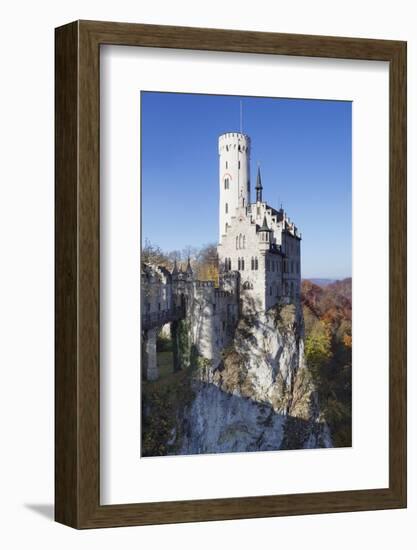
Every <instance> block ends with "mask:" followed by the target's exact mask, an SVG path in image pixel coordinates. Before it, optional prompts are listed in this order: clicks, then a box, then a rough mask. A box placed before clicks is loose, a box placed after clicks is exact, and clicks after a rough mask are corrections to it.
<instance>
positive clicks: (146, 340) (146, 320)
mask: <svg viewBox="0 0 417 550" xmlns="http://www.w3.org/2000/svg"><path fill="white" fill-rule="evenodd" d="M185 316H186V308H185V304H182V305H180V306H172V307H170V308H169V309H164V310H161V311H154V312H152V313H143V314H142V349H143V354H142V361H143V374H144V376H145V378H146V379H147V380H157V379H158V378H159V368H158V363H157V353H156V340H157V337H158V332H159V329H160V328H161V327H163V326H164V325H166V324H170V326H171V336H172V344H173V353H174V370H179V367H180V366H179V362H178V349H177V347H178V338H177V332H178V322H179V321H181V320H182V319H185Z"/></svg>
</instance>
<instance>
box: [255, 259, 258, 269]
mask: <svg viewBox="0 0 417 550" xmlns="http://www.w3.org/2000/svg"><path fill="white" fill-rule="evenodd" d="M255 269H258V258H255Z"/></svg>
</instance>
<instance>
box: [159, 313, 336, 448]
mask: <svg viewBox="0 0 417 550" xmlns="http://www.w3.org/2000/svg"><path fill="white" fill-rule="evenodd" d="M303 338H304V323H303V317H302V312H301V309H299V308H296V306H294V305H286V306H275V307H273V308H271V309H270V310H268V311H267V312H265V313H258V314H254V315H251V316H247V317H245V318H241V319H240V321H239V324H238V326H237V328H236V332H235V335H234V339H233V341H232V344H231V345H230V346H229V347H228V348H227V349H225V350H224V352H223V354H222V358H221V360H220V361H219V362H218V363H217V364H213V361H208V360H207V359H201V358H200V359H199V360H198V367H197V371H196V373H195V374H194V377H193V381H192V394H193V397H192V399H191V400H190V402H189V403H187V404H186V405H185V406H184V408H183V410H181V411H177V421H176V426H175V428H174V429H173V431H172V443H173V449H174V448H175V454H196V453H219V452H233V451H235V452H236V451H240V452H245V451H261V450H278V449H302V448H317V447H331V446H332V441H331V437H330V433H329V430H328V427H327V426H326V424H325V423H324V422H322V421H321V419H320V410H319V404H318V400H317V395H316V391H315V388H314V385H313V382H312V378H311V375H310V372H309V370H308V368H307V366H306V364H305V360H304V340H303ZM170 442H171V441H170Z"/></svg>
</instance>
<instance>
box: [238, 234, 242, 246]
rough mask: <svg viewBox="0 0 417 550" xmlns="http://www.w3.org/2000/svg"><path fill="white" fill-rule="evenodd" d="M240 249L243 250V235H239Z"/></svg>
mask: <svg viewBox="0 0 417 550" xmlns="http://www.w3.org/2000/svg"><path fill="white" fill-rule="evenodd" d="M239 248H242V235H241V234H240V235H239Z"/></svg>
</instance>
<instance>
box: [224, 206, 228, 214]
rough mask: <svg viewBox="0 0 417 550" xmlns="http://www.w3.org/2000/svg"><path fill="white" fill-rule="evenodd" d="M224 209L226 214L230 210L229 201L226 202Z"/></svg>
mask: <svg viewBox="0 0 417 550" xmlns="http://www.w3.org/2000/svg"><path fill="white" fill-rule="evenodd" d="M224 210H225V212H226V214H227V213H228V212H229V205H228V204H227V203H226V204H225V207H224Z"/></svg>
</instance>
